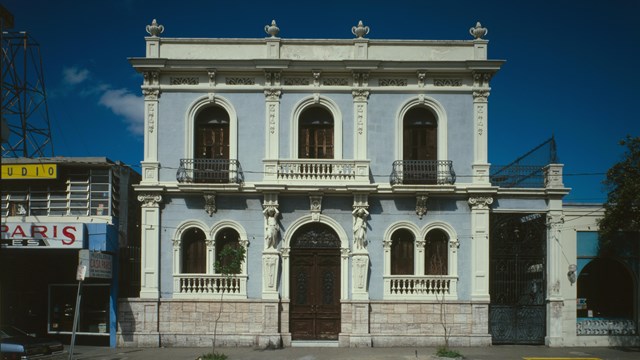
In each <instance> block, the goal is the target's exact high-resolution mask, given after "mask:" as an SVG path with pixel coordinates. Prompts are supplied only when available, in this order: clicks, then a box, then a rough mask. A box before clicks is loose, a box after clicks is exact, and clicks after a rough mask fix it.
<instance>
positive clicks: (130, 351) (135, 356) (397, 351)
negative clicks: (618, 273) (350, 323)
mask: <svg viewBox="0 0 640 360" xmlns="http://www.w3.org/2000/svg"><path fill="white" fill-rule="evenodd" d="M456 350H457V351H459V352H460V353H461V354H462V355H464V356H465V359H469V360H485V359H486V360H489V359H492V360H493V359H505V360H506V359H518V360H522V359H526V358H533V359H537V358H542V359H558V358H564V359H576V360H577V359H589V360H591V359H603V360H605V359H606V360H631V359H634V360H637V359H640V348H601V347H599V348H591V347H581V348H549V347H546V346H526V345H517V346H516V345H497V346H489V347H470V348H458V349H456ZM216 351H217V352H221V353H224V354H226V355H228V356H229V358H228V360H270V359H274V360H275V359H278V360H351V359H353V360H383V359H384V360H387V359H388V360H395V359H399V360H416V359H418V360H429V359H438V358H436V357H435V355H434V354H435V352H436V349H435V348H308V347H307V348H305V347H292V348H291V347H290V348H285V349H276V350H259V349H253V348H222V347H218V348H216ZM208 352H211V349H210V348H116V349H112V348H107V347H92V346H76V347H75V349H74V356H73V358H74V359H77V360H163V359H166V360H195V359H197V357H198V356H200V355H203V354H206V353H208Z"/></svg>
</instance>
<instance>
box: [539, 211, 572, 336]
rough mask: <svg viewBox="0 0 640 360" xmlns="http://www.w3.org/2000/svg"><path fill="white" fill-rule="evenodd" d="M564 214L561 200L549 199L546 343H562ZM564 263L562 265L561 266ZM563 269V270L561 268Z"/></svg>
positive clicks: (565, 275) (565, 270) (566, 266)
mask: <svg viewBox="0 0 640 360" xmlns="http://www.w3.org/2000/svg"><path fill="white" fill-rule="evenodd" d="M563 225H564V215H563V212H562V201H561V200H550V201H549V212H548V214H547V269H546V271H547V279H548V280H547V336H546V338H545V343H546V344H547V345H550V346H553V345H556V346H558V345H562V341H563V334H562V328H563V323H564V316H563V314H564V311H563V310H564V309H563V308H564V297H563V296H562V291H561V290H562V284H567V283H568V280H567V268H568V265H567V264H566V261H564V262H563V257H562V253H563V251H562V244H561V243H560V241H561V239H562V226H563ZM563 265H564V266H563ZM563 269H564V270H563Z"/></svg>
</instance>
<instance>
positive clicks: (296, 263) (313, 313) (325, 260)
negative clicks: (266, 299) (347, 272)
mask: <svg viewBox="0 0 640 360" xmlns="http://www.w3.org/2000/svg"><path fill="white" fill-rule="evenodd" d="M290 285H291V286H290V289H291V313H290V319H291V321H290V329H291V335H292V339H293V340H337V339H338V333H339V332H340V250H339V249H292V251H291V277H290Z"/></svg>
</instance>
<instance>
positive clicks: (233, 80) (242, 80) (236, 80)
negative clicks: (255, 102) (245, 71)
mask: <svg viewBox="0 0 640 360" xmlns="http://www.w3.org/2000/svg"><path fill="white" fill-rule="evenodd" d="M225 84H227V85H255V84H256V79H255V78H252V77H228V78H225Z"/></svg>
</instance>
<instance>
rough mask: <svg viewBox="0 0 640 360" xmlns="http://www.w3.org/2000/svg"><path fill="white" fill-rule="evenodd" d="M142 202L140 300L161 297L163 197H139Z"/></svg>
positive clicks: (155, 194)
mask: <svg viewBox="0 0 640 360" xmlns="http://www.w3.org/2000/svg"><path fill="white" fill-rule="evenodd" d="M138 201H140V202H142V205H141V208H142V217H141V226H142V232H141V239H140V244H141V251H140V252H141V264H140V268H141V276H140V298H141V299H158V298H159V297H160V288H159V287H160V268H159V265H160V264H159V261H160V203H161V202H162V195H161V194H158V193H147V194H141V195H138Z"/></svg>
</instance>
